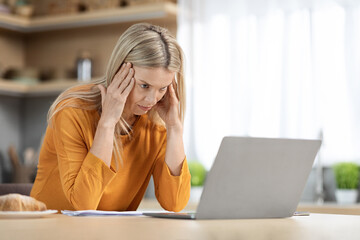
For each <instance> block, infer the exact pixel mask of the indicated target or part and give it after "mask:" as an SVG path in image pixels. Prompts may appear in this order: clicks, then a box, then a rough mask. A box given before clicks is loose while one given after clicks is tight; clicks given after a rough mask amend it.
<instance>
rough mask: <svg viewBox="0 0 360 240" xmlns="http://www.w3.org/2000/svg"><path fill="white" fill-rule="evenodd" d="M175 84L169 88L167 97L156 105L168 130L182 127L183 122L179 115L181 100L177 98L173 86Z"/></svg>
mask: <svg viewBox="0 0 360 240" xmlns="http://www.w3.org/2000/svg"><path fill="white" fill-rule="evenodd" d="M173 84H174V82H173V83H172V84H171V85H170V86H169V87H168V91H167V92H166V93H165V96H164V98H163V99H162V100H160V101H159V102H158V103H157V104H156V106H155V107H156V111H157V112H158V113H159V116H160V117H161V118H162V120H163V121H164V122H165V124H166V128H167V129H169V128H174V127H180V128H182V122H181V119H180V113H179V99H178V98H177V96H176V93H175V89H174V86H173Z"/></svg>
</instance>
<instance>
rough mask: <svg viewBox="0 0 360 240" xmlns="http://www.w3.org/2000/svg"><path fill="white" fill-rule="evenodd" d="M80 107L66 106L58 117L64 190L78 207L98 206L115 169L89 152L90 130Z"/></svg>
mask: <svg viewBox="0 0 360 240" xmlns="http://www.w3.org/2000/svg"><path fill="white" fill-rule="evenodd" d="M77 111H80V110H75V109H72V108H65V109H63V110H62V111H60V112H59V113H57V114H56V115H55V117H54V119H53V120H54V121H53V124H54V126H53V127H54V142H55V148H56V152H57V159H58V164H59V173H60V179H61V184H62V188H63V191H64V193H65V196H66V198H67V199H68V201H69V202H70V203H71V204H72V205H73V207H74V208H75V209H77V210H84V209H97V206H98V204H99V202H100V199H101V196H102V194H103V192H104V189H105V187H106V185H107V184H108V183H109V182H110V181H111V180H112V179H113V177H114V176H115V173H114V172H113V171H112V170H111V169H110V168H109V167H107V166H106V164H105V163H104V162H103V161H102V160H101V159H99V158H97V157H96V156H95V155H93V154H92V153H90V152H89V150H90V149H88V148H89V147H88V146H87V144H86V139H85V136H87V135H88V134H89V132H90V127H89V126H87V124H86V121H81V120H83V119H81V117H80V116H79V114H77Z"/></svg>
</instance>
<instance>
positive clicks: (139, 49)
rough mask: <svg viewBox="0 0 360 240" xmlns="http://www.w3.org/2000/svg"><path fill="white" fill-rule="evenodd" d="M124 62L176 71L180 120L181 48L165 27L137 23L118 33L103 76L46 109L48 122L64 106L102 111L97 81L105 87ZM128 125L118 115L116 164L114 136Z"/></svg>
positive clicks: (153, 116)
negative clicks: (83, 102)
mask: <svg viewBox="0 0 360 240" xmlns="http://www.w3.org/2000/svg"><path fill="white" fill-rule="evenodd" d="M124 62H130V63H132V64H133V66H139V67H148V68H159V67H161V68H164V69H167V70H169V71H171V72H175V82H176V84H175V86H174V89H175V93H176V95H177V97H178V99H179V111H180V117H181V120H182V121H183V120H184V113H185V83H184V54H183V51H182V49H181V47H180V45H179V44H178V43H177V41H176V39H175V38H174V37H173V36H172V35H171V34H170V33H169V31H168V30H167V29H165V28H162V27H159V26H155V25H152V24H148V23H139V24H134V25H132V26H131V27H129V28H128V29H127V30H126V31H125V32H124V33H123V34H122V35H121V36H120V38H119V40H118V41H117V43H116V45H115V47H114V49H113V52H112V54H111V57H110V60H109V62H108V65H107V69H106V73H105V76H103V77H102V78H100V79H99V80H96V81H93V82H92V83H90V84H88V86H89V87H85V88H84V87H82V86H75V87H72V88H69V89H67V90H65V91H64V92H63V93H62V94H60V95H59V97H58V98H57V99H56V100H55V101H54V103H53V104H52V105H51V107H50V109H49V112H48V123H49V124H51V119H52V118H53V117H54V116H55V114H56V113H58V112H59V111H61V110H62V109H64V108H66V107H74V108H80V109H86V110H98V111H99V112H100V113H101V92H100V90H99V89H98V87H96V85H98V84H102V85H103V86H104V87H105V88H107V86H109V85H110V83H111V82H112V80H113V78H114V76H115V74H116V73H117V71H118V70H119V68H120V66H121V65H122V64H123V63H124ZM94 84H95V86H94ZM91 86H92V87H91ZM79 100H81V101H85V102H86V103H87V104H81V103H80V102H79ZM148 116H149V119H150V120H151V121H152V122H154V123H155V124H157V125H162V126H164V123H163V122H162V120H161V118H160V117H159V115H158V114H157V112H156V111H155V110H153V109H152V110H150V111H149V113H148ZM94 124H97V123H94ZM128 129H129V126H128V124H127V122H126V121H125V120H124V119H123V118H122V117H121V119H120V121H119V122H118V123H117V124H116V126H115V133H114V150H113V153H114V157H115V162H116V167H117V168H118V166H119V161H120V162H121V164H122V163H123V161H122V156H121V152H122V144H121V142H120V141H117V140H116V135H119V134H121V132H125V133H126V134H127V135H128V136H130V135H131V132H129V130H128Z"/></svg>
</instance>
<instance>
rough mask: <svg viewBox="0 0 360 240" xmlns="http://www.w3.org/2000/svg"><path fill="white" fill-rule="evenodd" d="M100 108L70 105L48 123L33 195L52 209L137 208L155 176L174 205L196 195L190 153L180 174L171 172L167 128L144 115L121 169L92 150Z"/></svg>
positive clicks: (164, 202) (161, 197) (162, 195)
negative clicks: (189, 165)
mask: <svg viewBox="0 0 360 240" xmlns="http://www.w3.org/2000/svg"><path fill="white" fill-rule="evenodd" d="M99 118H100V116H99V114H98V112H97V111H96V110H82V109H78V108H65V109H63V110H62V111H60V112H59V113H57V114H56V115H55V116H54V119H53V120H54V121H53V125H52V126H48V128H47V130H46V135H45V138H44V142H43V145H42V148H41V152H40V157H39V164H38V171H37V176H36V179H35V183H34V186H33V189H32V191H31V194H30V195H31V196H32V197H34V198H36V199H38V200H40V201H42V202H44V203H45V204H46V205H47V207H48V209H58V210H63V209H68V210H83V209H98V210H118V211H124V210H136V209H137V207H138V206H139V204H140V201H141V200H142V198H143V196H144V194H145V191H146V188H147V186H148V183H149V180H150V177H151V175H153V178H154V185H155V195H156V198H157V200H158V201H159V203H160V205H161V206H162V207H163V208H164V209H166V210H169V211H180V210H182V209H183V208H184V207H185V206H186V204H187V202H188V199H189V196H190V173H189V169H188V165H187V162H186V159H185V160H184V162H183V165H182V170H181V174H180V176H173V175H171V173H170V171H169V169H168V166H167V165H166V163H165V148H166V129H165V128H164V127H161V126H156V125H154V124H153V123H152V122H151V121H150V120H149V119H148V117H147V115H143V116H141V117H140V119H139V120H138V121H137V122H136V124H135V125H134V128H133V135H132V138H131V139H130V138H128V136H119V137H118V140H119V141H122V143H123V165H122V166H121V164H120V166H119V170H118V171H117V172H116V171H115V162H114V159H112V163H111V167H110V168H109V167H107V166H106V165H105V163H104V162H103V161H102V160H101V159H99V158H97V157H96V156H94V155H93V154H91V153H90V152H89V149H90V147H91V145H92V143H93V139H94V136H95V131H96V127H95V124H94V123H97V122H98V120H99Z"/></svg>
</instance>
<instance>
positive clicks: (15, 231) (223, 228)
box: [0, 214, 360, 240]
mask: <svg viewBox="0 0 360 240" xmlns="http://www.w3.org/2000/svg"><path fill="white" fill-rule="evenodd" d="M0 239H14V240H17V239H37V240H42V239H62V240H63V239H65V240H69V239H197V240H201V239H254V240H258V239H259V240H262V239H277V240H282V239H286V240H292V239H299V240H300V239H301V240H303V239H307V240H311V239H327V240H329V239H350V240H351V239H356V240H358V239H360V216H356V215H335V214H310V216H298V217H291V218H282V219H238V220H177V219H160V218H152V217H146V216H116V217H109V216H107V217H103V216H102V217H70V216H65V215H62V214H53V215H48V216H45V217H42V218H35V219H0Z"/></svg>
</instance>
